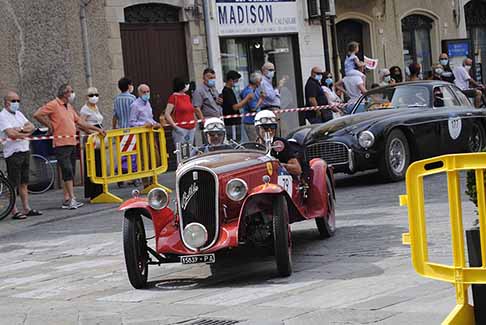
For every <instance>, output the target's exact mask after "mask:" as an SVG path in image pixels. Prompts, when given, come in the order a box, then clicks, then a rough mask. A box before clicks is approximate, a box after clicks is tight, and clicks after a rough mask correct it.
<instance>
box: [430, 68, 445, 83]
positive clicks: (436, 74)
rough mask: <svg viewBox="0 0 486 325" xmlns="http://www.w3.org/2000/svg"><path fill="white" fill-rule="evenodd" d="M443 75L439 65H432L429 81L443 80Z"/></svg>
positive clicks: (442, 69)
mask: <svg viewBox="0 0 486 325" xmlns="http://www.w3.org/2000/svg"><path fill="white" fill-rule="evenodd" d="M443 73H444V68H443V67H442V65H441V64H434V65H432V72H431V76H430V78H429V80H441V81H442V80H444V79H443V78H442V74H443Z"/></svg>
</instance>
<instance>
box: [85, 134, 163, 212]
mask: <svg viewBox="0 0 486 325" xmlns="http://www.w3.org/2000/svg"><path fill="white" fill-rule="evenodd" d="M156 134H157V135H158V136H157V138H158V141H156V136H155V135H156ZM98 150H99V155H100V160H101V170H98V171H97V170H96V163H95V153H96V151H98ZM123 157H124V158H123ZM133 157H134V158H133ZM132 158H133V159H134V162H136V163H135V164H134V163H133V161H132ZM124 160H125V161H126V165H127V170H126V171H123V170H122V162H123V161H124ZM134 165H135V166H134ZM167 167H168V163H167V149H166V143H165V134H164V130H163V129H162V128H160V129H157V130H154V129H151V128H145V127H136V128H130V129H118V130H110V131H107V132H106V136H103V135H101V134H92V135H90V136H89V137H88V140H87V142H86V172H87V173H88V177H90V179H91V181H92V182H93V183H95V184H101V185H103V193H101V194H100V195H98V196H97V197H95V198H94V199H92V200H91V203H120V202H123V200H122V199H121V198H119V197H117V196H116V195H113V194H112V193H110V192H109V190H108V185H109V184H112V183H117V182H126V181H130V180H136V179H140V178H146V177H150V178H151V185H149V186H148V187H146V188H145V189H144V190H143V192H142V193H148V191H150V190H151V189H152V188H155V187H162V188H165V187H164V186H162V185H160V184H159V183H158V180H157V176H158V175H159V174H162V173H165V172H166V171H167ZM165 189H166V190H168V191H170V189H168V188H165Z"/></svg>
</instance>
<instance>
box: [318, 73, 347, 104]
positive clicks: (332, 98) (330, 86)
mask: <svg viewBox="0 0 486 325" xmlns="http://www.w3.org/2000/svg"><path fill="white" fill-rule="evenodd" d="M321 88H322V90H323V91H324V94H325V95H326V97H327V102H328V103H329V104H340V103H342V102H343V100H342V99H341V97H339V96H338V94H336V91H335V90H334V79H333V78H332V74H331V73H330V72H327V71H326V72H324V77H323V79H322V81H321ZM336 110H337V111H336V112H335V113H337V114H340V113H341V111H340V110H339V109H336Z"/></svg>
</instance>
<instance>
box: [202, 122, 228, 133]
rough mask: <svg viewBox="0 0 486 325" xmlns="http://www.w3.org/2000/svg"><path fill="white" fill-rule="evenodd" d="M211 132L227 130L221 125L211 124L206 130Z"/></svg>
mask: <svg viewBox="0 0 486 325" xmlns="http://www.w3.org/2000/svg"><path fill="white" fill-rule="evenodd" d="M211 131H215V132H224V131H225V129H224V126H223V125H222V124H221V123H211V124H208V125H206V127H205V128H204V132H211Z"/></svg>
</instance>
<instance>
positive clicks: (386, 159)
mask: <svg viewBox="0 0 486 325" xmlns="http://www.w3.org/2000/svg"><path fill="white" fill-rule="evenodd" d="M409 165H410V149H409V147H408V142H407V138H406V137H405V135H404V134H403V132H402V131H400V130H393V131H392V132H390V135H389V136H388V138H387V139H386V141H385V150H384V154H383V159H382V160H381V162H380V166H379V169H380V173H381V174H382V175H383V176H384V177H385V178H386V179H388V180H391V181H399V180H402V179H403V178H404V177H405V173H406V172H407V168H408V166H409Z"/></svg>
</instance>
